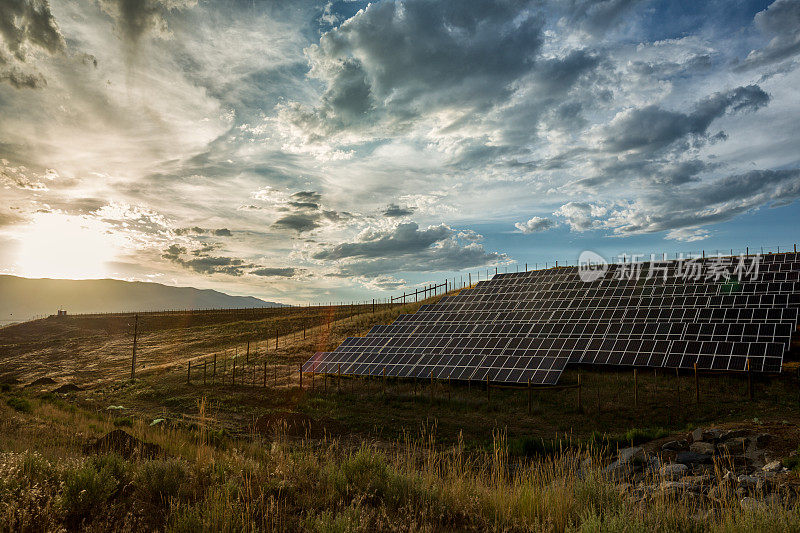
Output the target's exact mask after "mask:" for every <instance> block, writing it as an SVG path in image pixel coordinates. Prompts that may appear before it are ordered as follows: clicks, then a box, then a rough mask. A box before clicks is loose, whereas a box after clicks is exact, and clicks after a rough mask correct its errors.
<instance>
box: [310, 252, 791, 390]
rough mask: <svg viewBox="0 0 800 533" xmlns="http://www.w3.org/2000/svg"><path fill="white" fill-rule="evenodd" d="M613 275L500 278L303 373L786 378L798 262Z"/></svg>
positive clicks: (779, 258)
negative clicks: (597, 371)
mask: <svg viewBox="0 0 800 533" xmlns="http://www.w3.org/2000/svg"><path fill="white" fill-rule="evenodd" d="M726 261H727V262H726ZM720 265H725V266H726V269H723V268H722V267H721V266H720ZM607 269H608V270H607V272H606V273H605V275H604V276H602V277H600V278H599V279H596V280H594V281H589V282H587V281H582V279H581V276H580V272H579V269H578V268H577V267H562V268H552V269H547V270H534V271H528V272H520V273H509V274H498V275H495V276H494V277H493V278H492V279H491V280H489V281H482V282H479V283H478V284H477V285H476V286H475V287H473V288H472V289H468V290H463V291H460V292H459V293H458V294H455V295H448V296H445V297H443V298H441V299H440V300H439V301H438V302H437V303H436V304H433V305H423V306H422V307H421V308H420V309H419V310H418V311H417V313H415V314H413V315H401V316H400V317H399V318H398V319H397V320H396V321H395V322H394V323H393V324H391V325H383V326H375V327H373V328H372V329H371V330H370V331H369V333H368V334H367V335H366V336H365V337H351V338H348V339H346V340H345V341H344V342H343V343H342V344H341V345H340V346H339V347H338V348H336V350H334V351H333V352H319V353H317V354H315V356H314V357H312V358H311V359H310V360H309V361H308V362H306V364H305V365H304V366H303V371H306V372H319V373H334V374H336V373H341V374H345V375H347V374H353V375H372V376H380V375H384V374H385V375H387V376H396V377H420V378H429V377H433V378H437V379H443V378H451V379H456V380H480V381H484V380H487V379H488V380H489V381H493V382H513V383H528V382H530V383H532V384H536V385H545V384H547V385H550V384H555V383H556V382H557V381H558V379H559V376H560V374H561V372H562V370H563V369H564V368H565V366H566V365H567V364H568V363H576V364H577V363H585V364H595V365H629V366H644V367H655V368H660V367H666V368H694V366H695V365H697V367H698V368H700V369H709V370H729V371H744V370H747V369H748V366H749V369H750V370H751V371H754V372H780V370H781V367H782V364H783V356H784V353H785V352H786V351H787V350H788V349H789V347H790V345H791V341H792V336H793V335H794V333H795V331H796V330H797V321H798V313H800V254H796V253H785V254H771V255H766V256H757V257H748V258H746V259H740V258H726V259H725V260H723V258H705V259H697V260H692V261H688V262H685V261H677V260H676V261H659V262H646V263H633V264H631V263H627V264H616V265H608V266H607Z"/></svg>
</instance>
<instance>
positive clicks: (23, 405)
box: [6, 397, 32, 413]
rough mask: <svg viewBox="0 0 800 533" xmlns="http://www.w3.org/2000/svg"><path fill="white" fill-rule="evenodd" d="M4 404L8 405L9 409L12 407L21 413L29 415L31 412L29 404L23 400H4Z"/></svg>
mask: <svg viewBox="0 0 800 533" xmlns="http://www.w3.org/2000/svg"><path fill="white" fill-rule="evenodd" d="M6 403H7V404H8V405H9V407H12V408H13V409H16V410H17V411H19V412H21V413H30V412H31V411H32V408H31V402H29V401H28V400H26V399H25V398H16V397H14V398H9V399H8V400H6Z"/></svg>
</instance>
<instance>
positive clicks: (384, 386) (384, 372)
mask: <svg viewBox="0 0 800 533" xmlns="http://www.w3.org/2000/svg"><path fill="white" fill-rule="evenodd" d="M383 395H384V396H386V365H383Z"/></svg>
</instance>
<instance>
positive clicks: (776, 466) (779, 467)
mask: <svg viewBox="0 0 800 533" xmlns="http://www.w3.org/2000/svg"><path fill="white" fill-rule="evenodd" d="M762 470H763V471H764V472H774V473H778V472H783V464H781V462H780V461H772V462H771V463H767V464H765V465H764V468H762Z"/></svg>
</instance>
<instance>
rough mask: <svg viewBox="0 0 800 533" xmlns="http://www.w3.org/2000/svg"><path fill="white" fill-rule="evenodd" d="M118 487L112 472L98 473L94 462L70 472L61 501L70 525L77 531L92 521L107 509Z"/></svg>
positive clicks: (67, 474) (65, 476)
mask: <svg viewBox="0 0 800 533" xmlns="http://www.w3.org/2000/svg"><path fill="white" fill-rule="evenodd" d="M118 485H119V481H118V480H117V479H115V478H114V476H113V475H112V474H111V472H110V471H109V470H107V469H101V470H97V469H96V468H95V466H94V465H92V464H91V463H88V464H85V465H83V466H81V467H79V468H77V469H75V470H69V471H67V472H66V473H65V475H64V485H63V490H62V492H61V497H60V500H59V505H60V507H61V509H62V510H63V511H64V520H65V522H66V523H67V525H69V526H70V527H71V528H75V527H78V526H80V525H81V524H82V523H85V522H90V521H91V520H92V518H94V516H96V515H97V514H98V512H99V511H101V510H103V509H105V508H106V506H107V504H108V501H109V500H110V499H111V497H112V495H113V494H114V493H115V492H116V490H117V487H118Z"/></svg>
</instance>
